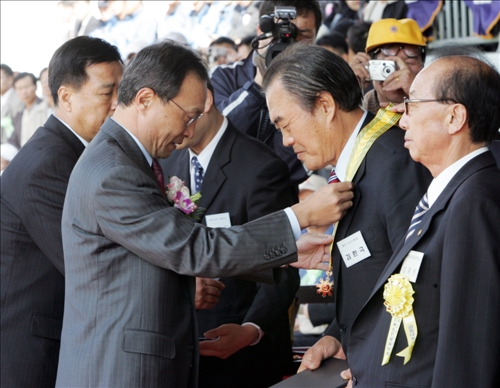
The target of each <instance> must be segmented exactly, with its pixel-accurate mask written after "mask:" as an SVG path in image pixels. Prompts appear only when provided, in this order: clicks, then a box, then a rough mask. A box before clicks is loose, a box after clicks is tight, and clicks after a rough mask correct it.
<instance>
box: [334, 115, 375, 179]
mask: <svg viewBox="0 0 500 388" xmlns="http://www.w3.org/2000/svg"><path fill="white" fill-rule="evenodd" d="M367 114H368V112H367V111H365V113H364V114H363V117H361V120H359V123H358V125H356V128H354V131H352V134H351V136H350V137H349V140H347V143H346V145H345V146H344V148H343V149H342V152H341V153H340V156H339V158H338V160H337V165H336V166H335V173H336V174H337V177H338V178H339V180H340V181H341V182H344V181H345V176H346V175H347V164H348V163H349V158H350V157H351V153H352V150H353V148H354V143H355V141H356V137H357V136H358V133H359V131H361V127H362V125H363V123H364V122H365V119H366V115H367Z"/></svg>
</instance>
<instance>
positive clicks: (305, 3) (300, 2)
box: [259, 0, 323, 34]
mask: <svg viewBox="0 0 500 388" xmlns="http://www.w3.org/2000/svg"><path fill="white" fill-rule="evenodd" d="M276 6H283V7H295V9H296V10H297V16H304V15H306V14H307V13H308V12H312V13H313V14H314V19H315V22H314V24H315V26H316V34H317V33H318V31H319V28H320V27H321V23H322V22H323V14H322V13H321V8H320V6H319V3H318V1H317V0H297V1H294V0H264V1H263V2H262V3H261V4H260V7H259V18H261V17H262V16H264V15H271V14H273V13H274V8H275V7H276Z"/></svg>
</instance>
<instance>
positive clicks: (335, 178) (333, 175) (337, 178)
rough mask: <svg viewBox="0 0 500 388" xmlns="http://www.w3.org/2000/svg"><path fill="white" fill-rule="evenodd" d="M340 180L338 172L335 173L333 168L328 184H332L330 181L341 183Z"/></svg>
mask: <svg viewBox="0 0 500 388" xmlns="http://www.w3.org/2000/svg"><path fill="white" fill-rule="evenodd" d="M339 182H340V179H339V177H338V176H337V174H336V173H335V169H334V168H332V172H331V173H330V177H329V178H328V184H330V183H339Z"/></svg>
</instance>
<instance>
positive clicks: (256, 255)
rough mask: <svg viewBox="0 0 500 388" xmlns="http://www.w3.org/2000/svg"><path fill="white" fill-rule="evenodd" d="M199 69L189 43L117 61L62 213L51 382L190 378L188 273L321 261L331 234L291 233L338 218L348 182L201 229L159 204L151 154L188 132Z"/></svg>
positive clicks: (180, 381)
mask: <svg viewBox="0 0 500 388" xmlns="http://www.w3.org/2000/svg"><path fill="white" fill-rule="evenodd" d="M207 80H208V73H207V69H206V67H205V65H204V64H203V61H202V60H201V59H200V58H199V57H198V56H197V55H196V54H195V53H194V52H193V51H191V50H190V49H188V48H185V47H183V46H179V45H176V44H173V43H170V42H164V43H161V44H157V45H152V46H149V47H147V48H145V49H143V50H142V51H140V52H139V53H138V54H137V56H136V57H135V58H134V60H133V61H132V62H131V64H130V65H129V66H128V67H127V68H126V70H125V72H124V76H123V79H122V82H121V83H120V88H119V93H118V107H117V109H116V112H115V114H114V116H113V118H111V119H108V121H106V123H105V124H104V125H103V126H102V128H101V131H100V133H99V134H98V135H97V136H96V138H95V139H94V141H93V142H92V143H91V144H90V145H89V147H88V148H87V150H86V152H85V154H84V155H82V158H81V159H80V160H79V162H78V164H77V165H76V166H75V169H74V171H73V174H72V176H71V179H70V182H69V186H68V193H67V196H66V201H65V205H64V211H63V223H62V230H63V247H64V253H65V266H66V299H65V314H64V322H63V332H62V339H61V356H60V363H59V369H58V376H57V383H56V385H57V386H59V387H68V386H71V387H127V386H133V387H140V386H144V387H149V386H163V387H187V386H189V387H196V386H197V370H198V354H199V349H198V338H197V337H198V333H197V329H196V313H195V308H194V291H195V279H194V276H204V277H224V276H235V275H239V274H245V273H251V272H254V271H256V270H266V269H271V268H276V267H279V266H281V265H284V264H288V263H291V262H294V261H296V260H297V257H298V258H299V263H296V264H293V265H294V266H306V267H311V266H312V264H311V263H313V262H314V263H315V264H314V265H313V266H314V267H318V266H319V267H321V268H324V266H322V265H319V264H318V263H319V262H320V261H322V260H324V258H325V255H326V257H328V249H327V248H326V247H325V246H324V244H325V243H326V242H329V241H330V240H331V238H329V237H323V238H322V237H319V236H311V235H309V236H308V235H306V236H305V240H303V238H301V239H300V240H299V241H298V242H297V243H296V241H297V240H298V237H299V236H300V228H303V227H307V226H308V225H310V224H318V225H324V224H328V223H331V222H332V221H335V220H337V219H339V218H340V217H341V216H342V214H343V213H344V212H345V211H346V209H348V208H349V207H350V206H351V204H352V202H351V199H352V197H353V194H352V191H351V189H352V184H351V183H344V184H342V185H338V186H337V187H326V188H325V189H324V190H320V191H318V192H316V193H315V194H314V195H313V196H312V197H311V199H310V200H307V201H305V202H303V203H302V204H297V205H294V206H292V207H291V208H287V209H286V210H285V211H279V212H276V213H273V214H271V215H270V216H267V217H265V218H262V219H259V220H257V221H254V222H250V223H248V224H246V225H244V226H235V227H231V228H227V229H223V228H217V229H208V228H207V227H205V226H204V225H202V224H198V223H193V222H192V221H191V220H189V219H188V218H187V217H186V216H185V215H184V214H183V213H182V212H181V211H180V210H179V209H176V208H175V207H168V205H167V201H166V199H165V194H164V183H163V179H164V178H163V176H162V174H159V173H158V167H159V165H158V162H157V160H156V159H157V158H165V157H168V156H169V155H170V153H171V152H172V151H173V150H174V149H175V148H176V144H179V143H181V142H182V141H183V139H184V137H192V136H193V130H194V125H192V124H193V123H194V122H195V121H196V120H197V119H198V118H199V117H200V116H201V114H202V113H203V111H204V110H205V102H206V99H207ZM153 169H154V170H155V172H153ZM314 238H316V239H314ZM313 240H314V241H313ZM315 244H316V245H315ZM317 244H320V245H317ZM297 251H299V252H301V254H299V255H297ZM325 252H326V254H325ZM279 271H280V270H279V269H277V270H274V271H273V273H274V275H276V276H278V275H279ZM268 272H270V271H268Z"/></svg>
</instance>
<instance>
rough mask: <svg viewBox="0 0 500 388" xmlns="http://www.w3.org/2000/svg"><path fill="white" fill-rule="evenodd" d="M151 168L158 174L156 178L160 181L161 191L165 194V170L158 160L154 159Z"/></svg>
mask: <svg viewBox="0 0 500 388" xmlns="http://www.w3.org/2000/svg"><path fill="white" fill-rule="evenodd" d="M151 169H152V170H153V173H154V174H155V176H156V180H157V181H158V186H160V191H161V193H162V194H163V196H165V178H164V177H163V170H162V169H161V166H160V163H158V160H156V159H153V163H152V164H151Z"/></svg>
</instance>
